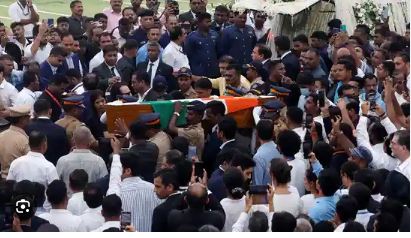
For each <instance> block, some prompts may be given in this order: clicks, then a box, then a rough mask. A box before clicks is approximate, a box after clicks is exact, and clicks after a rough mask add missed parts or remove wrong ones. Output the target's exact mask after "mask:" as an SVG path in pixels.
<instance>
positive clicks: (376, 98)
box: [360, 91, 387, 111]
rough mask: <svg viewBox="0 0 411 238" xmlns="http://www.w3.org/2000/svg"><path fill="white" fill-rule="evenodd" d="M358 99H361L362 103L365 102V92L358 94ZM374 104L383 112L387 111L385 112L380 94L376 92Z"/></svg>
mask: <svg viewBox="0 0 411 238" xmlns="http://www.w3.org/2000/svg"><path fill="white" fill-rule="evenodd" d="M360 99H361V100H362V101H366V100H367V97H366V93H365V92H364V93H361V94H360ZM375 103H376V104H378V106H380V107H381V108H382V109H383V110H384V111H387V110H386V107H385V103H384V101H383V100H382V97H381V94H380V93H379V92H378V91H377V92H376V93H375Z"/></svg>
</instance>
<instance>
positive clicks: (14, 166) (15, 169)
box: [7, 151, 58, 187]
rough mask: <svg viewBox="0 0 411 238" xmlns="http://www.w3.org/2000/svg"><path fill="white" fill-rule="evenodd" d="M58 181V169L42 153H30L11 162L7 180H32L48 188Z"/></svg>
mask: <svg viewBox="0 0 411 238" xmlns="http://www.w3.org/2000/svg"><path fill="white" fill-rule="evenodd" d="M56 179H58V176H57V171H56V167H54V165H53V164H52V163H50V162H49V161H48V160H46V158H44V156H43V155H42V154H40V153H37V152H33V151H29V153H27V155H24V156H21V157H19V158H17V159H15V160H13V162H11V165H10V170H9V174H8V175H7V180H15V181H17V182H19V181H21V180H30V181H32V182H38V183H41V184H42V185H44V186H45V187H47V185H48V184H50V183H51V182H53V181H54V180H56Z"/></svg>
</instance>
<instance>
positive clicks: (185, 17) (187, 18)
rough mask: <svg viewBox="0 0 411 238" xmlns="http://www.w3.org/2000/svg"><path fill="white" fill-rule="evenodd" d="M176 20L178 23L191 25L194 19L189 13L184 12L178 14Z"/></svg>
mask: <svg viewBox="0 0 411 238" xmlns="http://www.w3.org/2000/svg"><path fill="white" fill-rule="evenodd" d="M178 20H179V22H185V21H189V22H190V23H191V22H193V21H194V17H193V14H192V13H191V11H188V12H184V13H182V14H180V16H179V17H178Z"/></svg>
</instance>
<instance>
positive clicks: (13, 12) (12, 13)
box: [9, 1, 37, 37]
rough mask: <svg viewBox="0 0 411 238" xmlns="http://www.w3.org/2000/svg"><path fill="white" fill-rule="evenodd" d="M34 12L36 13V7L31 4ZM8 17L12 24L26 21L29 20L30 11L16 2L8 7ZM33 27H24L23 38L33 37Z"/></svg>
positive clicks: (30, 25)
mask: <svg viewBox="0 0 411 238" xmlns="http://www.w3.org/2000/svg"><path fill="white" fill-rule="evenodd" d="M33 8H34V10H35V11H36V12H37V7H36V5H34V4H33ZM9 17H10V18H11V19H12V22H20V21H21V20H28V19H30V18H31V11H30V9H29V7H28V6H27V4H26V6H25V7H24V8H23V7H22V6H21V4H20V3H19V2H18V1H16V2H15V3H12V4H11V5H10V6H9ZM33 27H34V24H27V25H24V36H26V37H33Z"/></svg>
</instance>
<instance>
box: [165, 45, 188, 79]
mask: <svg viewBox="0 0 411 238" xmlns="http://www.w3.org/2000/svg"><path fill="white" fill-rule="evenodd" d="M162 60H163V62H164V63H166V64H168V65H170V66H171V67H173V70H174V72H177V71H178V70H179V69H180V68H183V67H185V68H190V65H189V63H188V58H187V55H185V54H184V53H183V47H181V46H179V45H177V44H176V43H175V42H174V41H171V42H170V43H169V44H168V45H167V46H166V48H164V50H163V55H162Z"/></svg>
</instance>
